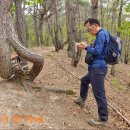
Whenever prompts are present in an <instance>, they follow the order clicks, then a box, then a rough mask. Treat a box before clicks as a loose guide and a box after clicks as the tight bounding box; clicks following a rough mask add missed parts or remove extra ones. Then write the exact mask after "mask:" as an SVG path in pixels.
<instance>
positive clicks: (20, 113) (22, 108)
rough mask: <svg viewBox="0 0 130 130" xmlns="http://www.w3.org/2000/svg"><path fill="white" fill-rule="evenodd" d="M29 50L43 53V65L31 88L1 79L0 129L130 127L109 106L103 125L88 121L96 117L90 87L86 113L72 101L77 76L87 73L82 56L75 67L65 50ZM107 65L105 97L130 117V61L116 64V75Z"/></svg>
mask: <svg viewBox="0 0 130 130" xmlns="http://www.w3.org/2000/svg"><path fill="white" fill-rule="evenodd" d="M32 50H33V51H36V52H38V53H41V54H42V55H43V57H44V66H43V69H42V71H41V73H40V74H39V76H38V77H37V78H36V79H35V80H34V81H33V84H34V86H33V88H31V86H30V88H31V91H26V90H25V89H24V88H23V87H21V86H20V85H19V83H17V82H11V81H6V80H3V79H0V129H2V130H3V129H12V130H14V129H17V130H24V129H25V130H28V129H35V130H36V129H56V130H61V129H73V130H76V129H82V130H130V127H128V125H127V124H126V123H125V122H124V121H123V120H122V118H120V117H119V116H118V115H117V114H116V113H115V112H114V111H113V109H112V108H111V107H109V121H108V123H107V124H106V125H105V126H100V127H93V126H90V125H89V124H88V123H87V122H88V120H90V119H91V118H97V117H98V115H97V105H96V102H95V99H94V96H93V94H92V91H91V88H90V91H89V95H88V99H87V108H86V109H87V110H88V111H89V113H87V112H86V111H84V110H83V109H81V108H80V107H79V106H78V105H76V104H74V103H73V99H74V98H75V97H77V96H78V95H79V88H80V87H79V86H80V80H79V79H80V78H81V77H83V76H84V75H85V74H86V73H87V65H86V64H85V63H84V59H82V60H80V62H79V64H78V66H77V67H76V68H75V67H72V66H71V59H70V58H68V56H67V51H66V50H62V51H60V52H59V53H56V52H55V51H54V48H52V47H47V48H46V47H45V48H43V49H42V48H34V49H32ZM83 53H84V52H83ZM110 69H111V66H110V67H109V72H108V74H107V76H106V80H105V87H106V95H107V98H108V101H109V102H110V103H111V104H112V105H113V106H114V107H115V108H116V109H117V110H118V111H119V112H120V113H122V114H123V115H124V116H125V117H126V118H127V119H128V121H130V65H125V64H122V63H120V64H118V65H116V76H115V77H113V76H111V75H110ZM28 87H29V86H28Z"/></svg>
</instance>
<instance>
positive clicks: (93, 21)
mask: <svg viewBox="0 0 130 130" xmlns="http://www.w3.org/2000/svg"><path fill="white" fill-rule="evenodd" d="M87 23H89V24H90V25H93V24H97V25H98V26H100V22H99V21H98V20H97V19H95V18H88V19H87V20H86V21H85V22H84V26H85V25H86V24H87Z"/></svg>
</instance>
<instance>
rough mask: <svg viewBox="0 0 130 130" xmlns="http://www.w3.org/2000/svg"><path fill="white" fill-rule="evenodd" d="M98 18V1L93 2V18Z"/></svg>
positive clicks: (93, 0)
mask: <svg viewBox="0 0 130 130" xmlns="http://www.w3.org/2000/svg"><path fill="white" fill-rule="evenodd" d="M97 16H98V0H92V13H91V17H92V18H97Z"/></svg>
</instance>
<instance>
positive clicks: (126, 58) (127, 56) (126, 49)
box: [124, 35, 130, 64]
mask: <svg viewBox="0 0 130 130" xmlns="http://www.w3.org/2000/svg"><path fill="white" fill-rule="evenodd" d="M129 42H130V38H129V35H127V36H126V45H125V59H124V63H125V64H128V62H129V51H130V50H129V49H130V44H129Z"/></svg>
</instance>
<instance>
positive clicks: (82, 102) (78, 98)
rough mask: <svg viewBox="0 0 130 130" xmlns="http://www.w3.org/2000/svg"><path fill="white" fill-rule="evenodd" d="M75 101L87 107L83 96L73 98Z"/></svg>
mask: <svg viewBox="0 0 130 130" xmlns="http://www.w3.org/2000/svg"><path fill="white" fill-rule="evenodd" d="M73 102H74V103H75V104H78V105H80V106H81V107H82V108H85V107H86V100H84V99H83V98H81V97H77V98H75V99H74V100H73Z"/></svg>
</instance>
